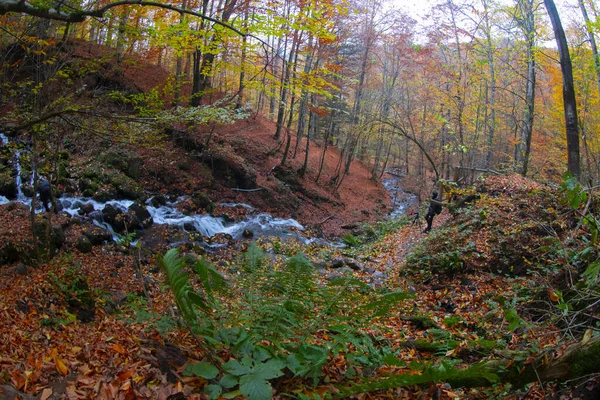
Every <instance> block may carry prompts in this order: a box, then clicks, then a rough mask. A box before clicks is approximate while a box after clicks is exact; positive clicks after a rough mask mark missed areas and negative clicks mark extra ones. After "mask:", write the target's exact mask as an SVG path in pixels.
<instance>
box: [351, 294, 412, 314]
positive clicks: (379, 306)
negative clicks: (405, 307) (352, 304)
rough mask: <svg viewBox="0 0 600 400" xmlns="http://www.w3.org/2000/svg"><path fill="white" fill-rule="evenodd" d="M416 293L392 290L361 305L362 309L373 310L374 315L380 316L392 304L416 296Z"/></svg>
mask: <svg viewBox="0 0 600 400" xmlns="http://www.w3.org/2000/svg"><path fill="white" fill-rule="evenodd" d="M414 297H415V295H414V294H413V293H407V292H400V291H398V292H391V293H386V294H384V295H383V296H381V297H379V298H378V299H377V300H375V301H372V302H370V303H368V304H365V305H364V306H362V307H360V310H361V311H363V312H364V311H372V312H373V314H372V315H373V316H374V317H379V316H382V315H385V314H386V313H387V312H388V311H389V310H390V308H391V307H392V306H394V305H396V304H397V303H399V302H401V301H404V300H407V299H412V298H414Z"/></svg>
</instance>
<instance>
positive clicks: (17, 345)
mask: <svg viewBox="0 0 600 400" xmlns="http://www.w3.org/2000/svg"><path fill="white" fill-rule="evenodd" d="M536 188H539V185H537V184H535V183H534V182H531V181H527V180H523V179H522V178H519V177H514V176H513V177H506V178H505V177H498V178H494V179H490V180H489V181H488V182H487V183H486V191H491V192H493V193H494V194H493V196H499V197H498V200H501V201H497V200H494V198H491V199H488V200H486V201H485V202H484V204H480V205H478V206H477V207H475V211H467V213H466V214H464V213H461V214H459V215H458V217H457V216H454V217H453V216H452V215H450V213H449V212H448V211H447V210H444V211H443V212H442V214H441V215H440V216H438V217H437V218H436V219H435V221H434V229H433V230H432V232H431V233H430V234H429V235H427V234H423V232H422V229H423V225H424V224H423V221H422V220H421V221H420V222H418V223H417V224H413V223H412V222H411V219H410V218H407V217H405V218H404V219H403V220H401V221H403V222H401V223H400V225H399V226H398V227H396V228H394V230H392V231H390V232H388V233H385V234H383V235H381V236H379V239H377V240H375V241H374V242H371V243H367V244H361V245H358V246H357V247H349V248H345V249H331V248H327V247H323V246H317V245H311V246H304V245H301V244H299V243H297V242H282V241H280V240H267V239H264V240H263V239H261V240H259V241H258V244H259V247H260V248H262V249H263V250H264V251H265V254H267V257H268V259H269V263H270V264H271V265H273V266H280V267H275V268H276V269H277V268H281V265H284V264H285V262H286V261H285V260H286V259H288V258H289V256H291V255H294V254H297V253H298V252H300V251H301V252H304V253H305V254H307V256H308V257H309V259H310V260H312V261H313V263H314V265H315V266H316V270H315V273H316V276H317V282H320V283H319V284H320V285H328V284H330V283H331V282H333V280H334V279H335V278H336V277H338V276H341V275H340V272H341V271H342V270H343V272H344V273H345V274H349V275H351V276H353V277H354V278H356V279H358V280H360V281H362V282H364V283H366V284H368V285H371V286H374V287H375V288H376V289H377V290H383V293H385V292H386V291H390V290H401V291H403V292H405V293H414V298H412V299H411V298H409V299H405V300H404V301H403V302H401V303H399V304H397V305H394V306H393V307H391V308H389V309H387V311H386V313H385V314H383V315H380V316H373V317H372V318H370V319H369V321H368V325H367V326H365V328H363V329H365V332H372V333H371V334H372V335H376V336H377V337H378V339H377V342H378V343H379V345H378V346H383V347H384V348H385V349H387V350H386V351H389V352H392V354H394V357H393V360H396V361H393V362H392V361H390V360H389V358H385V360H386V361H385V362H382V363H379V364H378V365H377V366H376V369H375V370H374V371H370V372H369V368H371V367H367V366H362V367H361V364H356V362H353V359H352V358H351V357H350V356H351V353H352V351H351V349H347V354H346V352H344V351H341V352H339V353H332V354H330V355H329V356H328V357H327V360H326V361H325V362H324V364H323V365H322V368H321V369H320V374H319V381H318V383H317V384H316V385H315V386H313V385H312V384H310V383H309V382H307V381H306V380H304V379H300V380H299V379H296V378H294V377H293V376H288V375H286V376H283V377H281V378H279V379H278V380H277V385H276V387H277V391H276V392H274V398H279V399H284V398H287V397H288V396H289V395H291V394H292V393H295V394H298V393H303V394H304V395H306V396H313V395H320V396H324V397H323V398H326V396H328V395H332V396H335V395H336V393H339V391H340V390H341V388H344V387H347V385H348V382H352V381H353V379H352V376H355V375H357V374H358V375H359V376H360V375H363V374H364V376H371V377H386V376H387V377H389V376H397V375H400V376H411V375H412V374H415V373H417V372H416V371H418V370H419V368H422V367H423V365H429V364H432V365H433V364H434V363H435V362H436V361H435V360H439V359H440V358H442V359H445V360H447V362H450V363H452V365H454V366H455V367H458V368H461V367H463V368H464V367H466V366H468V365H471V364H474V363H476V362H479V361H484V360H488V359H493V358H497V357H501V354H504V352H506V351H508V352H510V351H513V352H519V351H520V350H524V349H527V348H530V347H532V346H533V347H535V348H537V349H538V350H537V351H538V352H542V353H543V352H547V354H546V356H545V357H547V358H549V359H550V360H552V359H555V358H558V357H559V356H560V355H561V354H562V352H563V351H564V349H565V344H561V343H562V334H561V333H560V329H558V328H557V327H556V326H554V325H552V324H548V322H547V321H545V318H540V316H539V315H534V314H531V315H530V314H528V312H531V313H533V310H535V307H528V306H527V304H528V303H530V302H531V301H532V300H533V297H535V295H534V294H533V293H536V289H538V291H537V293H540V294H542V295H544V296H550V299H551V298H552V295H551V293H550V291H549V290H550V289H548V288H547V287H548V286H547V285H548V281H547V280H546V279H547V276H546V277H541V276H538V277H536V276H535V275H529V274H528V275H510V274H508V275H507V274H501V273H498V271H495V270H494V269H493V268H492V265H497V264H496V263H495V262H494V261H493V260H492V258H493V257H494V251H493V249H494V239H493V238H491V237H490V236H489V235H490V234H491V233H490V232H492V231H493V230H494V229H500V230H504V231H505V230H507V229H509V227H511V226H514V225H513V224H514V223H515V221H516V220H518V219H519V218H520V216H519V212H524V213H529V212H533V211H534V210H538V208H537V207H538V204H536V200H539V198H537V197H535V198H529V199H525V200H524V199H523V198H522V196H523V195H524V193H527V192H531V191H532V190H536ZM540 196H541V197H540V198H544V197H546V194H545V193H542V194H540ZM510 199H512V201H514V202H511V200H510ZM12 207H13V208H12V209H11V206H7V205H4V206H0V221H2V224H0V226H3V227H7V226H10V227H11V228H10V229H11V230H10V232H3V234H4V235H15V234H16V235H18V234H19V232H24V231H27V230H28V229H29V227H28V226H27V225H28V215H27V209H26V208H25V207H16V208H15V207H14V206H12ZM490 207H497V208H494V209H491V208H490ZM527 207H529V209H527ZM481 210H488V212H490V213H491V211H493V212H494V214H495V215H494V216H493V221H490V225H489V226H487V227H480V228H481V230H480V231H479V232H478V234H476V235H473V238H470V239H469V240H473V241H474V242H475V243H474V244H473V245H472V246H473V247H474V248H477V249H479V252H478V254H477V256H476V257H475V256H473V252H471V253H469V250H467V249H468V246H464V245H462V244H460V241H461V240H462V239H461V236H460V234H457V232H458V231H455V229H457V227H459V226H460V225H461V221H462V223H465V221H472V220H473V218H472V217H471V215H474V214H475V215H479V216H480V217H481V215H482V212H481ZM502 210H504V211H505V212H506V213H503V211H502ZM535 212H536V214H535V215H532V217H533V218H535V219H538V221H540V220H541V219H542V217H541V214H540V213H543V212H544V210H538V211H535ZM463 214H464V215H463ZM461 215H462V217H461ZM490 217H491V216H490ZM457 218H458V219H457ZM486 218H487V217H486ZM57 222H58V221H57ZM472 223H473V224H474V226H476V225H477V224H478V222H472ZM557 224H558V225H560V224H562V221H557ZM385 226H387V225H385ZM462 229H463V230H464V227H463V228H462ZM486 232H488V234H486ZM75 238H76V234H75V233H74V231H72V230H68V231H67V239H66V243H65V245H64V248H63V250H61V252H60V253H59V255H58V256H56V257H55V258H54V259H53V260H52V261H50V262H48V263H45V264H43V265H41V266H38V267H33V268H32V267H26V266H24V265H23V264H19V265H16V266H13V267H12V268H10V267H4V268H1V269H0V316H1V318H2V322H3V323H2V324H1V325H0V369H1V371H2V373H1V374H0V393H2V394H1V395H0V397H1V398H6V399H9V398H10V399H12V398H16V397H15V396H17V397H18V398H21V399H33V398H36V399H59V398H69V399H82V398H95V399H116V398H118V399H130V398H153V399H175V398H189V399H200V398H207V397H206V396H207V395H204V394H202V391H203V388H205V387H206V385H207V384H208V382H207V380H206V379H204V378H201V377H198V376H189V375H188V374H185V373H184V372H185V369H186V367H188V366H189V365H190V364H193V363H194V362H197V361H200V360H207V357H208V354H210V353H212V352H216V354H218V357H219V358H220V359H221V360H223V361H227V360H229V361H231V360H233V359H235V355H234V350H233V349H227V348H225V349H221V350H217V349H213V350H210V348H211V346H210V345H208V347H206V346H207V344H206V343H204V344H203V343H202V342H203V340H201V339H197V338H195V337H193V336H192V335H190V334H189V332H188V331H187V330H186V329H185V326H182V325H178V323H177V320H178V317H177V311H176V308H175V306H174V302H173V295H172V293H171V292H170V291H169V290H165V283H164V282H165V275H164V271H163V269H162V268H160V267H159V266H158V264H157V258H156V257H154V256H153V255H148V254H145V253H138V252H137V251H136V250H132V249H127V248H124V247H123V246H120V245H116V244H109V245H104V246H96V247H94V249H93V251H92V252H91V253H88V254H82V253H80V252H77V251H76V250H74V249H72V245H73V243H74V240H75ZM515 240H520V239H518V238H517V239H515ZM538 240H542V239H541V237H540V238H537V237H535V238H533V237H532V238H531V243H529V244H531V245H533V246H534V247H535V246H536V245H535V241H538ZM448 243H450V246H451V248H452V249H453V251H454V250H456V251H458V252H459V253H460V254H459V256H458V259H459V260H460V265H456V266H452V265H451V264H443V263H440V261H439V259H438V260H437V261H435V262H434V261H433V260H434V259H435V256H438V255H439V254H430V255H431V261H427V258H428V257H427V254H429V253H430V252H440V254H441V251H440V249H439V246H441V245H446V244H448ZM247 248H248V243H240V244H238V245H236V246H234V248H229V249H226V250H222V251H220V252H218V253H214V254H207V255H206V256H207V257H208V259H209V260H211V261H212V262H213V263H214V264H215V266H216V267H217V269H218V271H219V272H220V273H221V274H223V276H224V277H225V278H226V280H227V281H228V282H230V284H231V286H229V289H228V292H227V293H226V294H225V295H223V296H224V297H223V299H222V301H223V303H222V305H223V304H229V306H227V307H226V308H228V307H234V308H233V309H234V310H236V309H237V308H235V307H236V306H235V304H236V302H237V301H238V300H239V299H241V298H243V297H244V290H245V289H244V286H239V285H240V282H243V280H242V281H239V279H240V273H242V276H243V275H244V272H243V271H244V269H243V267H240V266H242V265H243V261H242V259H241V258H240V257H239V254H240V252H242V251H245V250H246V249H247ZM515 250H517V249H515ZM411 254H413V256H411ZM411 257H412V258H411ZM415 257H416V258H415ZM518 257H527V255H526V254H524V253H523V252H522V253H520V254H519V255H518V256H517V258H518ZM482 258H484V259H485V258H488V261H487V262H486V263H483V264H481V263H480V261H479V260H480V259H482ZM339 259H345V260H348V259H350V260H355V261H358V262H359V264H360V267H359V268H352V269H349V268H347V267H344V268H341V269H340V268H339V266H338V267H336V266H333V264H335V263H336V260H339ZM442 259H444V258H443V257H442ZM428 263H432V264H431V266H432V267H434V269H429V270H428V269H427V265H428ZM240 268H241V269H240ZM436 269H437V270H436ZM377 277H383V279H381V280H380V282H379V283H377V282H376V281H377ZM81 278H83V279H81ZM76 282H79V283H81V282H85V285H83V286H82V285H79V286H78V283H76ZM523 291H529V292H530V295H528V297H527V298H528V299H529V300H528V301H527V302H525V304H524V305H522V306H521V307H522V308H520V311H519V312H520V313H522V314H521V316H522V318H523V320H522V321H521V322H519V326H518V327H517V328H516V329H515V328H514V327H513V328H511V329H509V325H510V324H512V323H513V322H514V321H513V320H511V319H510V318H508V317H507V314H506V310H503V308H502V307H501V306H500V305H499V303H498V300H497V299H498V298H499V297H503V298H505V299H509V301H510V299H516V298H517V297H518V296H520V293H522V292H523ZM547 291H548V294H547V293H546V292H547ZM82 293H84V294H85V293H89V294H90V295H91V297H92V298H93V302H92V303H91V305H90V304H84V302H83V301H81V298H82ZM355 295H358V294H357V293H355ZM83 297H85V296H83ZM77 299H79V300H77ZM236 299H238V300H236ZM353 299H354V300H353V301H357V300H356V299H357V298H353ZM542 300H543V301H542V302H543V303H546V302H551V301H550V300H547V299H546V300H544V299H542ZM350 306H351V307H352V305H350ZM536 307H537V306H536ZM528 309H529V311H527V310H528ZM314 312H315V314H316V315H314V316H311V317H310V318H309V320H308V321H312V318H315V319H319V318H321V317H320V316H319V315H318V312H317V311H316V310H315V311H314ZM340 312H341V311H340ZM223 315H227V316H228V317H224V316H223ZM223 315H221V318H226V319H227V318H232V321H233V320H235V317H233V315H232V314H231V313H229V314H227V313H225V314H223ZM525 320H526V323H525V322H523V321H525ZM84 321H85V322H84ZM257 323H258V325H257V326H262V327H264V324H265V323H266V322H265V321H262V320H260V319H259V321H258V322H257ZM250 326H252V325H248V329H251V328H250ZM222 329H223V328H222ZM328 332H329V333H328ZM331 334H332V333H331V331H327V330H322V329H317V330H316V331H314V332H313V333H312V334H311V335H314V336H313V339H312V340H314V341H315V342H314V343H319V341H326V340H328V339H329V335H331ZM265 336H266V337H269V336H268V333H265ZM269 343H270V341H268V340H266V339H264V340H263V344H265V345H267V347H268V346H269ZM353 343H355V344H356V346H359V345H360V342H353ZM207 349H208V350H207ZM545 349H552V351H551V352H549V351H548V350H545ZM360 351H366V350H365V349H360ZM371 351H374V352H375V351H376V350H375V349H372V350H371ZM363 354H365V355H366V353H363ZM515 354H516V353H515ZM529 354H531V357H533V356H534V355H535V354H536V353H535V352H533V353H529ZM531 357H530V358H531ZM526 362H527V361H526ZM350 369H352V371H354V372H352V374H350V373H349V370H350ZM373 374H374V375H373ZM443 382H444V381H443V380H442V381H441V382H440V383H437V384H435V383H431V384H428V385H408V386H406V385H403V386H402V387H398V388H395V389H385V390H378V391H370V394H367V395H359V396H357V397H356V398H361V399H399V398H405V399H431V398H436V399H456V398H472V399H487V398H514V399H517V398H518V399H542V398H560V399H594V398H597V396H598V394H599V393H600V386H599V385H598V379H597V378H596V379H595V380H594V377H592V378H591V380H590V379H589V377H588V379H587V380H585V379H584V380H582V381H581V382H582V383H581V385H574V386H571V387H568V388H567V389H568V390H567V389H565V388H564V387H561V386H560V385H558V384H541V383H535V382H534V383H533V384H529V385H527V386H525V387H524V388H516V387H514V388H512V387H511V386H510V385H496V386H494V387H493V388H489V389H481V388H474V389H469V388H461V387H460V386H458V387H453V386H451V385H449V384H447V383H443ZM274 386H275V385H274ZM284 393H287V394H284ZM2 396H3V397H2Z"/></svg>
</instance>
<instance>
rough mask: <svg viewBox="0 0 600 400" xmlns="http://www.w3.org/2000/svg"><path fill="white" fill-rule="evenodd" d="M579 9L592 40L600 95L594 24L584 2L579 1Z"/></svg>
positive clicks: (599, 62)
mask: <svg viewBox="0 0 600 400" xmlns="http://www.w3.org/2000/svg"><path fill="white" fill-rule="evenodd" d="M579 9H580V10H581V14H582V15H583V19H584V20H585V28H586V31H587V34H588V38H589V39H590V46H591V47H592V56H593V57H594V66H595V67H596V80H597V81H598V94H599V95H600V57H599V56H598V47H597V46H596V37H595V36H594V30H593V28H592V22H591V21H590V17H589V16H588V12H587V10H586V8H585V2H584V0H579Z"/></svg>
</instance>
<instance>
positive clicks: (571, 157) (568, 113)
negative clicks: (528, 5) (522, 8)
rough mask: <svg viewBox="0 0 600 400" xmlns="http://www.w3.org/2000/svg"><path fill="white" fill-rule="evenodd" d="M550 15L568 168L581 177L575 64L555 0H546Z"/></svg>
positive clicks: (575, 175) (578, 177)
mask: <svg viewBox="0 0 600 400" xmlns="http://www.w3.org/2000/svg"><path fill="white" fill-rule="evenodd" d="M544 4H545V6H546V10H547V11H548V16H549V17H550V21H551V22H552V28H553V29H554V37H555V38H556V45H557V46H558V53H559V55H560V69H561V72H562V77H563V100H564V108H565V124H566V131H567V169H568V171H569V172H570V173H571V174H573V176H574V177H576V178H577V179H580V178H581V160H580V153H579V126H578V121H577V103H576V101H575V86H574V84H573V66H572V65H571V56H570V55H569V46H568V44H567V38H566V36H565V31H564V29H563V27H562V23H561V22H560V17H559V15H558V10H557V9H556V5H555V4H554V1H553V0H544Z"/></svg>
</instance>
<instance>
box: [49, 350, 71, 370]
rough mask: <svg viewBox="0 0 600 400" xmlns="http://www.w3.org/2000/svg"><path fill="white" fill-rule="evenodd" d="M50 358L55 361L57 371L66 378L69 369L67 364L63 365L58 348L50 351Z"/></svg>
mask: <svg viewBox="0 0 600 400" xmlns="http://www.w3.org/2000/svg"><path fill="white" fill-rule="evenodd" d="M50 358H52V360H53V361H54V366H55V367H56V370H57V371H58V372H59V373H60V374H61V375H62V376H66V375H67V374H68V373H69V369H68V368H67V366H66V365H65V363H63V362H62V360H61V359H60V358H58V350H56V348H53V349H52V350H51V351H50Z"/></svg>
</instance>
